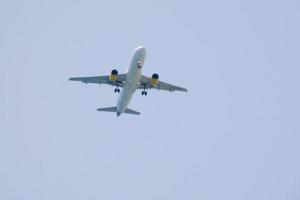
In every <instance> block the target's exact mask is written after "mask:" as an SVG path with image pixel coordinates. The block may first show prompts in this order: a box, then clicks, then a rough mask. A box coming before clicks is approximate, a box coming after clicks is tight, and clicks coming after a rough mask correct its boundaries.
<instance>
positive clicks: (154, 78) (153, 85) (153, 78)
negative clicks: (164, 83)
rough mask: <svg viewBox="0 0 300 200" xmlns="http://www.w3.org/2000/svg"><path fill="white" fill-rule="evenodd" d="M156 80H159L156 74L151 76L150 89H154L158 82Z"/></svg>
mask: <svg viewBox="0 0 300 200" xmlns="http://www.w3.org/2000/svg"><path fill="white" fill-rule="evenodd" d="M158 79H159V76H158V74H156V73H154V74H152V76H151V86H152V87H155V86H156V85H157V84H158V82H159V80H158Z"/></svg>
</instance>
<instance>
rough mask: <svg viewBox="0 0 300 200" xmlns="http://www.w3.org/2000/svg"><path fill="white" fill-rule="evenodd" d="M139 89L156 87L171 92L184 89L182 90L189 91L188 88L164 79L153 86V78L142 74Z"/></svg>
mask: <svg viewBox="0 0 300 200" xmlns="http://www.w3.org/2000/svg"><path fill="white" fill-rule="evenodd" d="M138 88H139V89H151V88H155V89H158V90H166V91H170V92H174V91H182V92H187V89H185V88H182V87H179V86H176V85H172V84H169V83H165V82H163V81H158V83H157V84H156V85H155V86H153V85H152V84H151V78H149V77H147V76H144V75H142V76H141V80H140V85H139V87H138Z"/></svg>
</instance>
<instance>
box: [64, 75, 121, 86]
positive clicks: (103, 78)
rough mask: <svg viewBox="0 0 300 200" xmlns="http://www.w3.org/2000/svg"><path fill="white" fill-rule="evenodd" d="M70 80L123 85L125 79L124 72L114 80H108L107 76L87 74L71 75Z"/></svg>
mask: <svg viewBox="0 0 300 200" xmlns="http://www.w3.org/2000/svg"><path fill="white" fill-rule="evenodd" d="M69 80H70V81H81V82H82V83H97V84H107V85H113V86H118V87H123V86H124V84H125V81H126V74H119V75H118V79H117V80H116V81H111V80H109V76H88V77H72V78H69Z"/></svg>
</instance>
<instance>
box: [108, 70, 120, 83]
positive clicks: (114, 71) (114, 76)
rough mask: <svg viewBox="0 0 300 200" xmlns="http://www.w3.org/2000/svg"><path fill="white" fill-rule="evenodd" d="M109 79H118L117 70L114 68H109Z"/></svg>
mask: <svg viewBox="0 0 300 200" xmlns="http://www.w3.org/2000/svg"><path fill="white" fill-rule="evenodd" d="M109 80H110V81H116V80H118V70H116V69H113V70H111V72H110V75H109Z"/></svg>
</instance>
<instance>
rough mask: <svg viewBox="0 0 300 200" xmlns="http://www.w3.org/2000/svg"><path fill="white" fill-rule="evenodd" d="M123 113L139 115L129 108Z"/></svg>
mask: <svg viewBox="0 0 300 200" xmlns="http://www.w3.org/2000/svg"><path fill="white" fill-rule="evenodd" d="M124 113H127V114H133V115H140V114H141V113H139V112H137V111H135V110H131V109H129V108H126V109H125V111H124Z"/></svg>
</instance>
